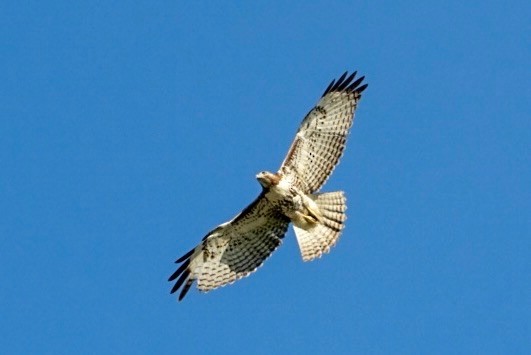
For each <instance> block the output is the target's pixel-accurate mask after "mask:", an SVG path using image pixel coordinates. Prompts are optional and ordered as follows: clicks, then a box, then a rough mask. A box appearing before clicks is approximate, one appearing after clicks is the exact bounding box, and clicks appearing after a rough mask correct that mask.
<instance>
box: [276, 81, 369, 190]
mask: <svg viewBox="0 0 531 355" xmlns="http://www.w3.org/2000/svg"><path fill="white" fill-rule="evenodd" d="M355 76H356V72H354V73H353V74H352V75H350V76H348V77H347V73H345V74H343V75H342V76H341V77H340V78H339V79H337V81H336V80H334V81H332V82H331V83H330V85H329V86H328V87H327V88H326V90H325V92H324V93H323V96H322V97H321V99H320V100H319V102H318V103H317V105H316V106H315V107H314V108H313V109H312V110H311V111H310V112H308V114H307V115H306V117H305V118H304V120H303V121H302V123H301V125H300V127H299V130H298V131H297V135H296V136H295V140H294V141H293V143H292V144H291V147H290V149H289V151H288V154H287V156H286V158H285V159H284V162H283V163H282V166H281V167H280V170H279V172H280V173H281V174H282V175H284V176H285V177H286V178H287V179H288V180H290V181H292V183H293V184H294V185H296V186H298V187H299V188H301V189H302V190H303V191H304V192H307V193H313V192H315V191H317V190H319V189H320V188H321V186H322V185H323V184H324V183H325V182H326V180H327V179H328V177H329V176H330V174H331V173H332V170H334V167H335V166H336V165H337V163H338V162H339V158H340V157H341V155H342V154H343V150H344V149H345V143H346V140H347V135H348V132H349V130H350V127H351V126H352V122H353V120H354V111H355V110H356V106H357V105H358V101H359V100H360V98H361V93H362V92H363V90H365V88H366V87H367V84H364V85H360V84H361V83H362V81H363V79H364V77H363V76H362V77H360V78H359V79H357V80H354V78H355Z"/></svg>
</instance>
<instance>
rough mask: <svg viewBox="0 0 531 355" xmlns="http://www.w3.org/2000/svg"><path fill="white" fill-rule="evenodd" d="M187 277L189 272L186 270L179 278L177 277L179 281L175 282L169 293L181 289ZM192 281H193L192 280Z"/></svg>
mask: <svg viewBox="0 0 531 355" xmlns="http://www.w3.org/2000/svg"><path fill="white" fill-rule="evenodd" d="M188 276H190V271H188V270H186V271H185V272H184V273H183V274H182V275H181V277H179V279H178V280H177V282H176V283H175V285H173V287H172V289H171V291H170V293H175V291H177V290H178V289H179V287H181V285H182V284H183V283H184V281H185V280H187V279H188ZM192 281H193V280H192Z"/></svg>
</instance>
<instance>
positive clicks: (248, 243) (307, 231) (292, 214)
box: [168, 72, 367, 301]
mask: <svg viewBox="0 0 531 355" xmlns="http://www.w3.org/2000/svg"><path fill="white" fill-rule="evenodd" d="M355 77H356V72H354V73H353V74H351V75H349V76H348V73H347V72H345V73H344V74H343V75H342V76H341V77H340V78H339V79H337V80H332V82H331V83H330V85H328V87H327V88H326V90H325V91H324V93H323V95H322V97H321V99H320V100H319V102H318V103H317V105H316V106H315V107H314V108H313V109H311V110H310V112H309V113H308V114H307V115H306V117H305V118H304V119H303V121H302V123H301V125H300V127H299V129H298V131H297V134H296V135H295V140H294V141H293V143H292V144H291V147H290V149H289V151H288V154H287V155H286V158H285V159H284V161H283V162H282V165H281V166H280V169H279V170H278V172H277V173H272V172H268V171H262V172H260V173H258V174H257V175H256V179H257V180H258V182H259V183H260V185H261V186H262V191H261V193H260V195H258V197H257V198H256V199H255V200H254V201H253V202H252V203H251V204H250V205H249V206H247V207H246V208H245V209H244V210H243V211H242V212H240V213H239V214H238V215H237V216H236V217H234V218H233V219H232V220H230V221H228V222H225V223H223V224H220V225H219V226H217V227H216V228H214V229H213V230H212V231H210V232H209V233H208V234H207V235H206V236H205V237H204V238H203V240H202V242H201V243H200V244H199V245H198V246H196V247H195V248H193V249H192V250H190V251H189V252H188V253H186V254H184V255H183V256H182V257H181V258H179V259H177V261H176V263H180V264H181V265H180V266H179V268H178V269H177V271H175V272H174V273H173V274H172V275H171V276H170V278H169V280H168V281H174V280H177V281H176V282H175V285H174V286H173V288H172V289H171V293H174V292H176V291H177V290H178V289H179V288H181V287H182V289H181V292H180V294H179V301H181V300H182V299H183V298H184V296H186V293H187V292H188V291H189V289H190V287H191V286H192V284H193V283H194V281H197V288H198V289H199V290H200V291H203V292H207V291H210V290H213V289H215V288H217V287H220V286H224V285H226V284H230V283H233V282H234V281H236V280H239V279H241V278H242V277H245V276H248V275H249V274H251V273H252V272H254V271H255V270H256V269H257V268H258V267H259V266H260V265H262V263H263V262H264V260H265V259H267V258H268V257H269V256H270V255H271V253H272V252H273V251H274V250H275V249H276V248H277V247H278V246H279V245H280V243H281V241H282V239H283V237H284V234H285V233H286V231H287V229H288V225H289V224H290V222H291V223H293V228H294V230H295V236H296V238H297V242H298V244H299V247H300V251H301V254H302V259H303V260H304V261H310V260H313V259H315V258H318V257H320V256H321V255H322V254H323V253H328V252H329V251H330V248H331V247H332V246H334V244H336V242H337V240H338V238H339V235H340V234H341V230H342V229H343V227H344V222H345V220H346V215H345V210H346V198H345V194H344V193H343V192H342V191H336V192H325V193H318V192H317V191H319V189H320V188H321V186H323V184H324V183H325V182H326V180H327V179H328V177H329V176H330V174H331V173H332V171H333V170H334V168H335V166H336V165H337V163H338V162H339V158H340V157H341V155H342V153H343V150H344V148H345V143H346V139H347V135H348V133H349V130H350V127H351V126H352V122H353V120H354V111H355V110H356V106H357V104H358V101H359V100H360V98H361V93H362V92H363V90H365V89H366V88H367V84H364V85H360V84H361V83H362V82H363V79H364V77H363V76H362V77H360V78H359V79H356V80H354V79H355Z"/></svg>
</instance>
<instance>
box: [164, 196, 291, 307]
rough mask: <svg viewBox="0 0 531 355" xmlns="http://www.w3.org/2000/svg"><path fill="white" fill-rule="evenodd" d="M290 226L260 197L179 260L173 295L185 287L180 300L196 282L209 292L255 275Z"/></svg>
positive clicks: (287, 220) (287, 221) (199, 287)
mask: <svg viewBox="0 0 531 355" xmlns="http://www.w3.org/2000/svg"><path fill="white" fill-rule="evenodd" d="M288 224H289V219H288V218H287V217H285V216H284V215H282V214H281V212H280V210H278V208H275V207H273V206H272V205H271V203H269V201H268V200H267V199H266V198H265V197H264V193H262V194H260V196H258V198H257V199H256V200H255V201H254V202H253V203H251V204H250V205H249V206H248V207H247V208H245V209H244V210H243V211H242V212H241V213H240V214H239V215H237V216H236V217H235V218H234V219H232V220H231V221H229V222H226V223H223V224H221V225H220V226H218V227H217V228H215V229H214V230H213V231H211V232H210V233H208V234H207V235H206V236H205V237H204V238H203V241H202V242H201V244H199V245H198V246H197V247H195V248H194V249H192V250H190V251H189V252H188V253H186V254H185V255H183V256H182V257H181V258H179V259H178V260H177V261H176V263H181V265H180V267H179V268H178V269H177V271H176V272H174V273H173V275H171V276H170V278H169V280H168V281H173V280H175V279H177V281H176V283H175V285H174V286H173V288H172V290H171V293H174V292H175V291H177V290H178V289H179V288H180V287H181V286H182V285H183V284H184V286H183V288H182V290H181V293H180V295H179V301H180V300H182V299H183V298H184V296H186V293H187V292H188V290H189V289H190V287H191V286H192V284H193V283H194V281H196V280H197V288H198V289H199V290H201V291H205V292H206V291H210V290H213V289H215V288H217V287H220V286H223V285H226V284H229V283H232V282H234V281H236V280H238V279H241V278H242V277H245V276H247V275H249V274H251V273H252V272H253V271H255V270H256V269H257V268H258V267H259V266H260V265H262V263H263V262H264V260H265V259H267V257H268V256H269V255H271V253H272V252H273V251H274V250H275V249H276V248H277V247H278V246H279V245H280V243H281V240H282V238H283V237H284V234H285V233H286V230H287V228H288Z"/></svg>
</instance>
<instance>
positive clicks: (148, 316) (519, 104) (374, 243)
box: [0, 1, 531, 354]
mask: <svg viewBox="0 0 531 355" xmlns="http://www.w3.org/2000/svg"><path fill="white" fill-rule="evenodd" d="M530 13H531V9H530V6H529V4H528V2H524V1H509V2H501V1H500V2H497V1H468V2H463V1H444V2H441V1H424V2H421V3H420V2H405V3H404V2H400V3H399V2H395V1H372V2H370V3H369V2H352V1H350V2H347V1H344V2H342V1H314V2H311V3H309V2H290V3H289V4H287V3H285V2H265V1H256V2H243V1H242V2H233V3H232V4H230V5H229V4H225V5H221V2H213V1H211V2H201V1H197V2H193V3H192V2H188V3H184V2H177V1H161V2H156V3H154V2H152V1H136V2H134V3H129V4H125V3H122V2H117V1H99V2H91V3H90V2H87V3H81V4H80V3H77V2H71V1H48V2H39V1H24V2H12V3H11V4H3V5H1V9H0V20H1V22H2V24H3V25H2V27H1V28H0V41H1V46H2V56H0V65H1V67H2V70H1V80H0V97H2V99H1V100H0V114H1V120H0V131H1V132H2V134H1V139H0V161H1V163H2V169H1V172H0V194H1V195H0V208H1V211H2V219H1V223H0V235H1V241H2V248H0V260H2V267H1V268H0V281H1V283H2V287H1V288H0V314H1V317H0V326H1V328H2V329H3V330H2V342H1V344H0V352H2V353H3V354H15V353H43V354H44V353H46V354H58V353H70V354H71V353H98V354H117V353H130V354H144V353H153V354H166V353H167V354H169V353H180V354H185V353H194V354H202V353H218V354H223V353H227V354H228V353H231V354H234V353H242V354H244V353H249V352H252V353H257V354H271V353H364V354H369V353H374V354H390V353H395V354H399V353H403V354H414V353H422V354H427V353H430V354H437V353H439V354H448V353H461V354H471V353H481V354H489V353H492V354H501V353H504V354H509V353H511V354H516V353H525V352H528V351H529V349H530V348H531V343H530V340H529V335H530V334H531V321H530V319H531V302H530V300H531V282H530V280H531V279H530V277H529V274H530V273H531V261H530V260H531V258H530V254H531V239H530V230H531V225H530V219H531V218H530V216H531V206H530V202H529V201H530V200H531V188H530V186H531V184H530V181H531V160H530V143H531V142H530V132H531V124H530V120H529V118H530V117H529V114H530V112H531V107H530V106H531V105H530V102H531V97H530V96H531V95H530V89H529V84H530V82H531V81H530V79H531V75H530V71H529V63H530V58H531V50H530V48H531V47H530V46H529V38H528V37H529V30H530V25H529V24H530V23H531V15H530ZM345 70H358V71H359V72H360V73H361V74H364V75H366V78H367V82H368V83H369V88H368V89H367V90H366V91H365V95H364V98H363V100H362V102H361V104H360V106H359V108H358V111H357V116H356V121H355V123H354V127H353V130H352V132H351V136H350V139H349V143H348V147H347V150H346V154H345V155H344V157H343V159H342V161H341V165H340V166H339V167H338V168H337V169H336V170H335V173H334V176H333V177H332V179H331V180H329V182H328V184H327V185H326V186H325V188H324V189H323V190H324V191H334V190H344V191H346V194H347V197H348V201H349V209H348V216H349V219H348V222H347V228H346V229H345V231H344V234H343V235H342V237H341V239H340V241H339V243H338V245H337V246H336V247H335V248H334V249H333V250H332V252H331V253H330V254H329V255H326V256H325V257H323V258H322V259H320V260H318V261H315V262H313V263H303V262H302V260H301V257H300V254H299V251H298V248H297V245H296V242H295V238H294V235H293V232H292V230H291V229H290V231H289V232H288V234H287V236H286V238H285V240H284V243H283V245H282V247H281V248H279V249H278V250H277V251H276V252H275V253H274V254H273V256H272V257H271V258H270V259H268V260H267V261H266V262H265V264H264V266H263V267H262V268H261V269H260V270H259V271H258V272H256V273H255V274H253V275H252V276H251V277H249V278H246V279H244V280H242V281H239V282H238V283H236V284H234V285H232V286H229V287H225V288H222V289H220V290H216V291H213V292H211V293H208V294H201V293H199V292H197V291H196V290H195V289H193V290H191V291H190V293H189V294H188V296H187V298H186V299H185V300H184V301H183V302H181V303H178V302H177V301H176V298H175V297H173V296H171V295H170V294H169V290H170V288H171V284H170V283H168V282H167V281H166V280H167V278H168V276H169V275H170V274H171V273H172V272H173V271H174V270H175V265H174V264H173V261H174V260H175V259H176V258H177V257H179V256H181V255H182V254H183V253H184V252H186V251H188V250H189V249H190V248H191V247H193V246H195V245H196V244H197V243H198V242H199V241H200V240H201V238H202V237H203V236H204V235H205V233H206V232H207V231H209V230H210V229H212V228H213V227H214V226H216V225H218V224H219V223H221V222H224V221H226V220H228V219H230V218H232V217H233V216H234V215H235V214H236V213H238V212H239V211H240V210H241V209H242V208H244V207H245V206H246V205H247V204H248V203H249V202H251V201H252V200H253V199H254V197H255V196H256V195H257V194H258V193H259V191H260V187H259V185H258V183H257V182H256V180H255V178H254V176H255V174H256V173H257V172H258V171H261V170H275V169H277V168H278V166H279V164H280V162H281V161H282V159H283V158H284V154H285V153H286V151H287V149H288V147H289V145H290V143H291V140H292V138H293V136H294V133H295V131H296V129H297V127H298V124H299V123H300V121H301V119H302V117H303V116H304V115H305V113H306V112H307V111H308V110H309V109H310V108H311V107H312V105H313V104H314V103H315V102H316V101H317V99H318V97H319V95H320V94H321V93H322V91H323V90H324V88H325V87H326V86H327V84H328V83H329V81H330V80H331V79H333V78H334V77H337V76H339V75H340V74H341V73H342V72H344V71H345ZM526 350H527V351H526Z"/></svg>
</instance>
